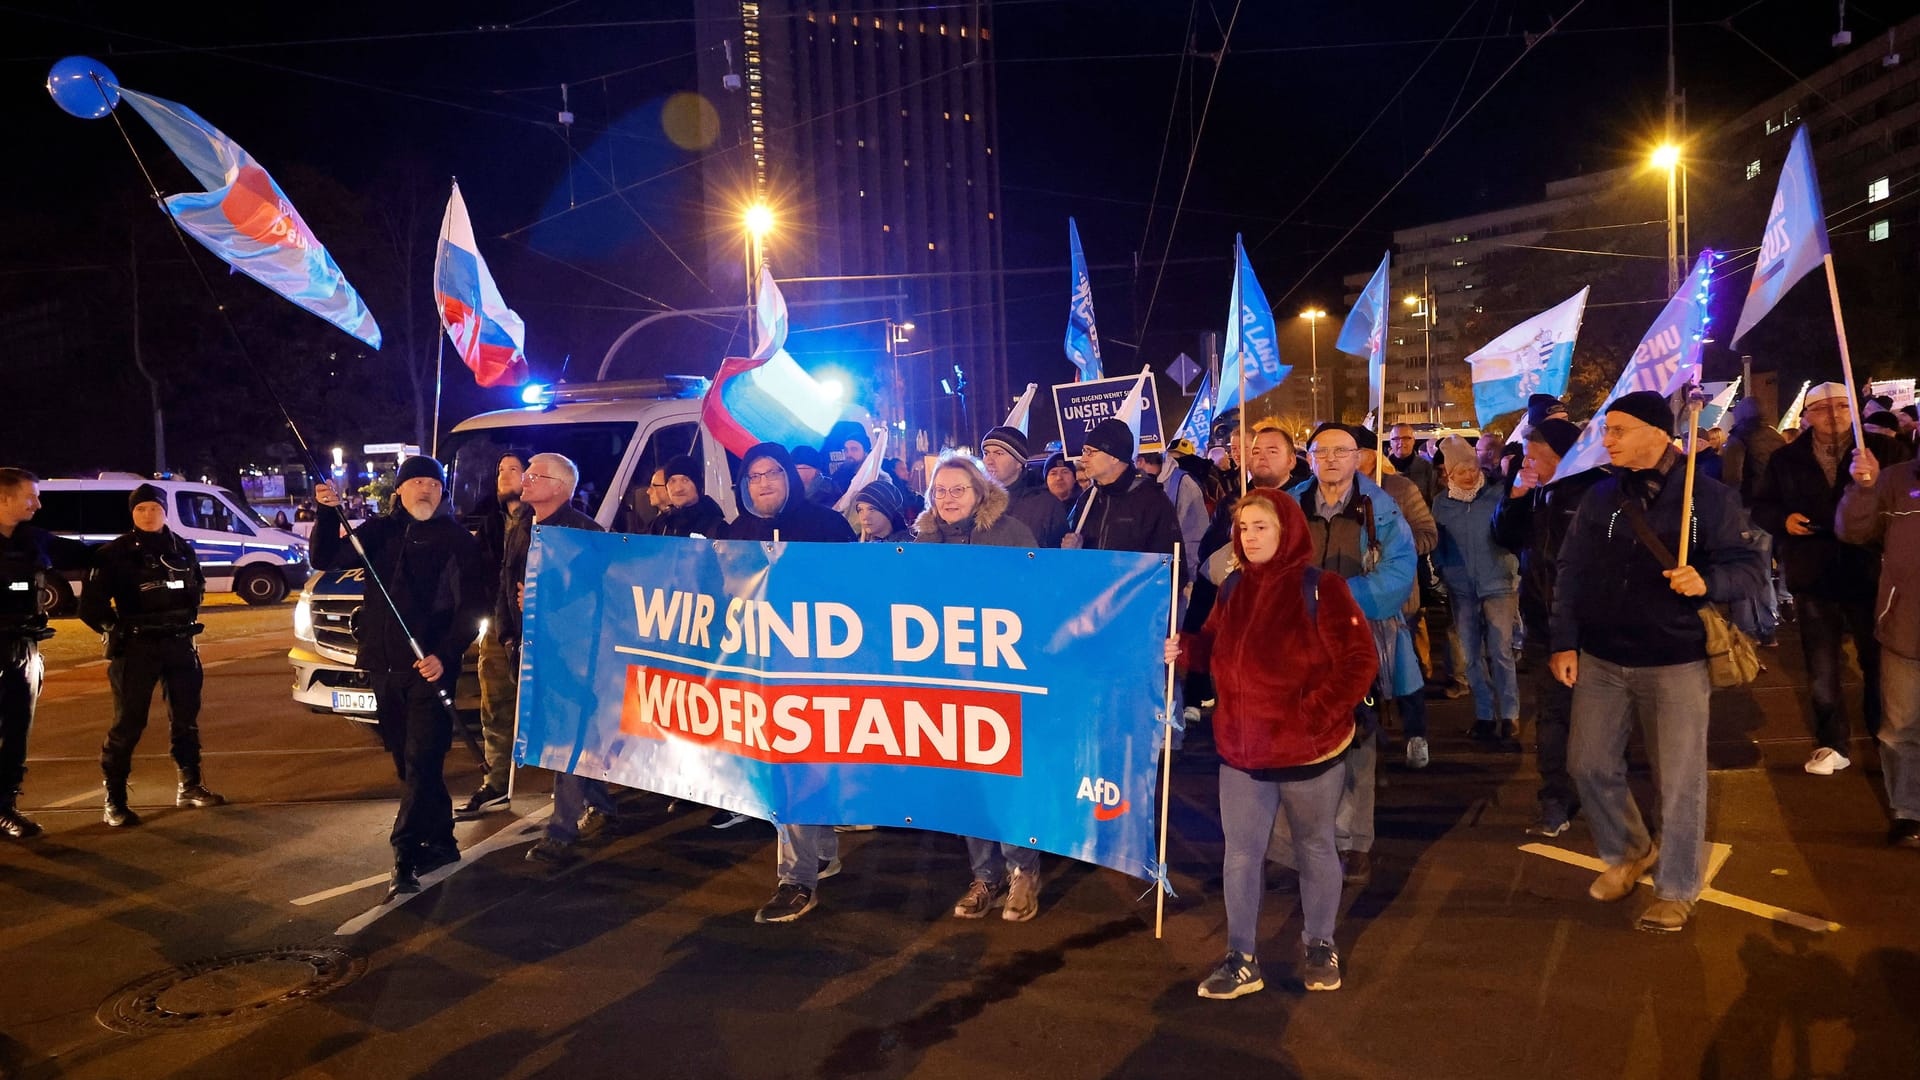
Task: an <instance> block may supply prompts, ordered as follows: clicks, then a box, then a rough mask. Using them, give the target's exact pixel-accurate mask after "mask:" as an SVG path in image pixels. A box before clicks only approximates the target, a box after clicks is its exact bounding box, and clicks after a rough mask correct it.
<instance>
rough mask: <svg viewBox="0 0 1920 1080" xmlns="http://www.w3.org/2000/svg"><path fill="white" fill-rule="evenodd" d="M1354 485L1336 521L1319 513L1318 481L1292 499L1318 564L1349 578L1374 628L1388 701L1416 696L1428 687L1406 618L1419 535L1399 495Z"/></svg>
mask: <svg viewBox="0 0 1920 1080" xmlns="http://www.w3.org/2000/svg"><path fill="white" fill-rule="evenodd" d="M1353 483H1354V492H1353V494H1352V496H1351V497H1349V498H1348V499H1347V505H1346V507H1345V509H1343V510H1341V512H1340V513H1338V514H1336V515H1334V517H1333V519H1332V520H1324V519H1322V518H1320V517H1319V516H1318V514H1317V513H1316V512H1315V507H1316V506H1318V505H1319V499H1320V486H1319V483H1318V482H1317V481H1314V480H1308V481H1306V482H1304V483H1301V484H1297V485H1295V486H1294V487H1292V488H1291V489H1289V490H1288V491H1287V494H1289V495H1292V496H1293V497H1294V499H1295V500H1296V501H1298V502H1299V503H1300V508H1301V509H1302V510H1305V511H1306V513H1307V535H1308V536H1309V537H1311V538H1312V540H1313V555H1314V565H1316V566H1318V567H1319V568H1320V569H1322V570H1327V571H1330V572H1332V573H1335V574H1339V575H1340V576H1341V577H1342V578H1344V579H1346V582H1347V588H1348V590H1349V591H1351V592H1352V593H1353V598H1354V600H1355V601H1357V602H1358V603H1359V605H1360V611H1361V613H1362V614H1364V615H1366V617H1367V620H1368V622H1370V623H1371V624H1372V627H1373V636H1374V640H1375V643H1376V645H1377V646H1378V651H1379V655H1380V682H1381V684H1382V685H1383V686H1384V687H1385V688H1386V689H1387V691H1388V694H1387V696H1389V697H1400V696H1402V695H1405V694H1411V693H1414V692H1415V691H1417V690H1419V689H1420V688H1421V686H1422V684H1423V683H1424V682H1425V679H1424V677H1423V676H1422V675H1421V673H1420V660H1419V657H1418V656H1416V655H1415V653H1414V651H1413V635H1412V634H1411V633H1410V632H1409V631H1408V629H1407V622H1406V620H1405V619H1404V618H1402V617H1401V615H1400V609H1401V607H1402V606H1403V605H1404V604H1405V603H1406V602H1407V595H1408V594H1409V593H1410V592H1412V590H1413V588H1414V572H1415V569H1416V567H1417V566H1418V564H1419V556H1418V555H1416V554H1415V553H1414V547H1413V530H1412V529H1411V528H1409V527H1408V526H1407V520H1406V517H1405V516H1404V515H1402V514H1401V513H1400V504H1398V503H1396V502H1394V501H1393V496H1391V495H1389V494H1387V493H1386V492H1385V491H1384V490H1382V489H1381V488H1380V486H1379V485H1378V484H1375V483H1374V482H1373V481H1372V480H1369V479H1367V478H1366V477H1364V476H1357V477H1355V478H1354V481H1353ZM1369 517H1371V527H1369V521H1368V519H1369Z"/></svg>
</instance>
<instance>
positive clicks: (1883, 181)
mask: <svg viewBox="0 0 1920 1080" xmlns="http://www.w3.org/2000/svg"><path fill="white" fill-rule="evenodd" d="M1886 197H1887V178H1886V177H1884V176H1883V177H1881V178H1880V179H1878V180H1875V181H1874V182H1873V183H1871V184H1868V185H1867V201H1868V202H1879V201H1880V200H1881V199H1884V198H1886Z"/></svg>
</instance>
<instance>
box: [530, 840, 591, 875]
mask: <svg viewBox="0 0 1920 1080" xmlns="http://www.w3.org/2000/svg"><path fill="white" fill-rule="evenodd" d="M527 861H528V862H530V863H540V864H542V865H545V866H549V867H552V868H555V869H558V868H560V867H562V866H571V865H572V864H574V863H576V862H578V861H580V855H579V853H577V852H575V851H574V850H573V845H572V844H569V843H567V842H566V841H564V840H555V839H552V838H551V837H546V836H543V837H541V838H540V839H538V840H536V841H534V843H533V846H532V847H530V848H528V849H527Z"/></svg>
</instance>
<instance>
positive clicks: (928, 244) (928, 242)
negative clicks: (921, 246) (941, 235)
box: [927, 240, 933, 251]
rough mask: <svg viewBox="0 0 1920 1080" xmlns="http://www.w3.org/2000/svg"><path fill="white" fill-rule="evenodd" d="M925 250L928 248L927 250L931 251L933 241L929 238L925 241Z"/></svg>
mask: <svg viewBox="0 0 1920 1080" xmlns="http://www.w3.org/2000/svg"><path fill="white" fill-rule="evenodd" d="M927 250H928V251H932V250H933V241H931V240H929V241H927Z"/></svg>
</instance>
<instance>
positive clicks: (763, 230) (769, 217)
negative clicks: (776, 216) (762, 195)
mask: <svg viewBox="0 0 1920 1080" xmlns="http://www.w3.org/2000/svg"><path fill="white" fill-rule="evenodd" d="M742 218H743V220H744V221H745V222H746V226H747V231H748V232H750V233H752V234H753V237H754V239H756V240H758V239H759V238H761V237H763V236H765V235H767V233H769V232H771V231H772V230H773V208H772V207H770V206H768V205H767V204H766V203H754V204H753V205H752V206H749V207H747V211H746V213H745V214H743V215H742Z"/></svg>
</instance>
